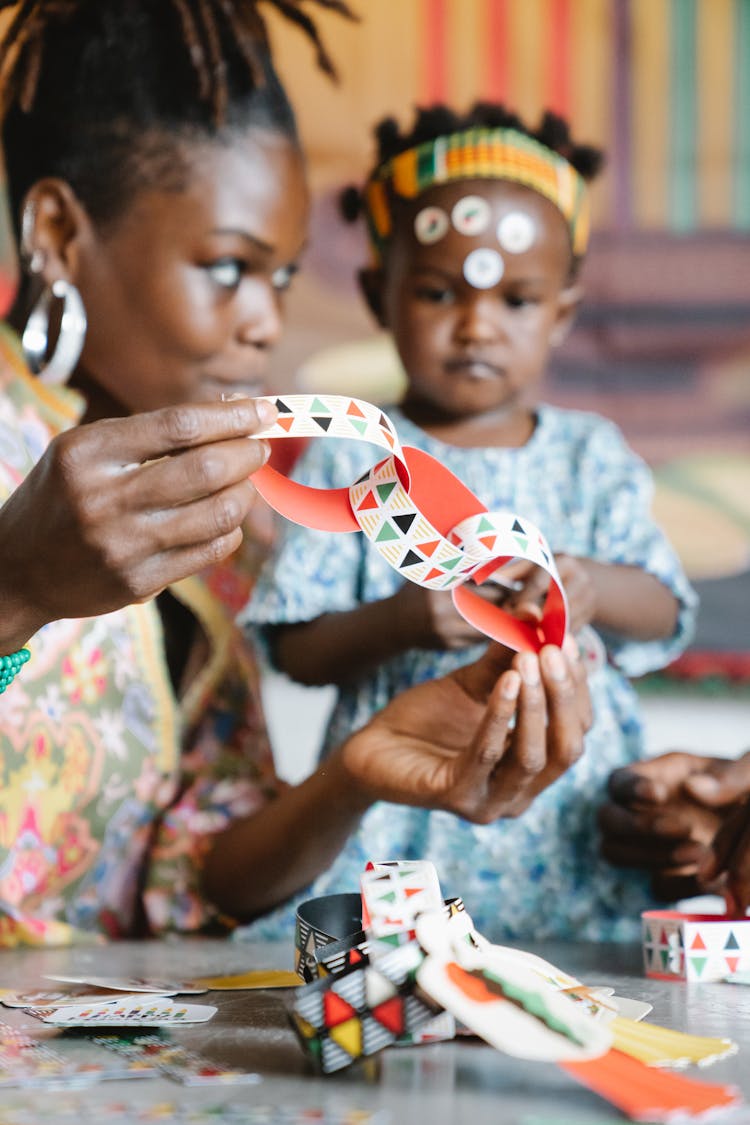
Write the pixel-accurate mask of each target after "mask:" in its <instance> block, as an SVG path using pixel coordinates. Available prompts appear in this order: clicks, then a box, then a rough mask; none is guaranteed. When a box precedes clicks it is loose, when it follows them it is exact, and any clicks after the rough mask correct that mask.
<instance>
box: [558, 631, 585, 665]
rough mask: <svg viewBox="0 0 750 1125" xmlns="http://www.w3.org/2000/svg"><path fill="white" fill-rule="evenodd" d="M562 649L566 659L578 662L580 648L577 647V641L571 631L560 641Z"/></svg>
mask: <svg viewBox="0 0 750 1125" xmlns="http://www.w3.org/2000/svg"><path fill="white" fill-rule="evenodd" d="M562 650H563V652H564V653H565V655H566V656H567V658H568V660H574V661H576V662H578V661H579V660H580V659H581V650H580V648H579V647H578V641H577V640H576V639H575V637H574V636H573V634H572V633H567V634H566V636H565V640H564V641H563V643H562Z"/></svg>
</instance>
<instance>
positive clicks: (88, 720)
mask: <svg viewBox="0 0 750 1125" xmlns="http://www.w3.org/2000/svg"><path fill="white" fill-rule="evenodd" d="M82 406H83V403H82V401H81V400H80V398H79V396H78V395H77V394H75V393H74V392H73V391H71V390H68V389H65V388H54V389H52V388H49V387H44V386H42V385H41V384H40V383H39V382H38V380H36V379H34V378H33V377H32V376H30V375H29V374H28V373H27V372H26V370H25V368H24V365H23V361H22V359H21V356H20V352H19V350H18V345H17V341H16V339H15V337H13V336H12V334H11V333H10V332H9V331H8V330H7V329H2V328H0V502H2V500H3V499H4V498H5V497H7V496H8V495H9V494H10V493H11V492H12V491H13V489H14V488H16V486H17V485H18V484H19V483H20V482H21V481H22V480H23V479H24V477H25V476H26V475H27V473H28V472H29V471H30V469H31V468H32V466H33V465H34V463H35V462H36V461H37V460H38V459H39V457H40V456H41V454H42V453H43V451H44V449H45V448H46V446H47V445H48V443H49V442H50V440H51V439H52V437H53V436H54V435H55V434H56V433H58V432H60V431H61V430H63V429H65V428H67V427H70V426H73V425H75V424H76V421H77V419H78V417H79V416H80V412H81V410H82ZM233 564H234V565H232V566H227V565H226V564H223V565H222V566H220V567H216V568H214V569H212V570H211V571H209V572H206V573H204V574H202V575H201V576H200V577H195V578H190V579H186V580H185V581H183V582H179V583H177V584H176V585H175V586H174V587H172V588H171V593H172V594H173V595H174V596H175V597H176V598H177V599H179V600H180V601H181V602H182V603H183V604H184V605H186V606H187V607H189V609H190V610H191V611H192V613H193V614H194V615H195V617H196V618H197V620H198V621H199V622H200V624H201V626H202V628H203V631H204V633H205V636H206V638H207V642H208V644H207V657H206V661H205V664H204V665H203V666H202V667H201V669H200V670H199V672H198V674H197V675H196V676H195V678H194V679H193V681H192V682H191V683H190V685H189V687H188V689H187V692H186V694H185V696H184V697H183V698H182V699H181V700H179V701H178V699H177V698H176V697H175V693H174V691H173V689H172V685H171V680H170V676H169V671H168V668H167V663H166V659H165V651H164V634H163V629H162V622H161V618H160V615H159V612H158V610H157V607H156V604H155V603H154V602H150V603H148V604H145V605H134V606H130V607H128V608H126V609H123V610H120V611H118V612H116V613H110V614H107V615H105V616H102V617H99V618H90V619H86V620H80V621H74V620H66V621H57V622H54V623H52V624H50V625H46V626H45V627H44V628H43V629H41V630H40V631H39V633H37V635H36V636H35V637H33V638H32V640H31V641H30V643H29V646H28V647H29V648H30V649H31V660H30V661H29V662H28V663H27V664H26V665H25V667H24V668H23V672H22V674H20V675H19V676H18V677H17V678H16V679H15V680H14V682H13V684H12V685H11V686H10V687H9V688H8V690H7V691H6V692H5V693H4V694H3V695H0V947H2V946H10V945H16V944H22V943H34V944H47V943H51V944H52V943H53V944H59V943H67V942H71V941H76V940H91V939H92V937H96V936H99V937H101V936H102V935H107V936H110V937H125V936H137V935H140V934H147V933H159V932H162V931H165V930H170V929H173V930H180V931H198V930H202V929H207V928H209V927H210V928H215V927H217V926H219V927H221V926H223V925H225V924H228V922H229V920H227V919H222V918H219V917H218V916H217V913H216V911H215V909H214V908H213V907H212V906H211V904H210V903H209V902H207V901H206V900H205V899H204V898H203V897H202V895H201V891H200V871H201V858H202V856H203V855H204V854H205V851H206V847H207V844H208V842H209V841H210V838H211V835H212V834H213V833H215V832H217V831H219V830H221V829H222V828H223V827H225V826H226V825H227V823H228V822H229V821H230V820H232V819H233V818H236V817H240V816H245V815H247V814H249V813H252V812H253V810H255V809H256V808H258V807H259V806H260V805H262V804H263V803H264V802H265V801H266V800H267V799H268V798H269V797H270V796H271V795H273V793H274V792H275V791H276V790H277V788H278V785H279V783H278V782H277V779H276V776H275V773H274V768H273V761H272V756H271V752H270V748H269V744H268V738H267V735H266V730H265V725H264V722H263V717H262V712H261V707H260V702H259V701H260V695H259V684H258V677H257V672H256V667H255V663H254V659H253V655H252V650H251V648H250V647H249V645H248V643H247V642H246V641H245V640H244V638H243V637H242V635H241V633H240V632H239V630H238V629H237V628H236V627H235V625H234V614H235V612H236V611H237V609H238V608H239V607H240V606H241V605H242V604H243V603H244V601H245V600H246V599H247V596H248V595H249V592H250V589H251V587H252V580H253V575H252V574H250V573H249V572H248V573H243V571H242V569H241V567H240V566H239V565H238V560H236V559H235V560H233Z"/></svg>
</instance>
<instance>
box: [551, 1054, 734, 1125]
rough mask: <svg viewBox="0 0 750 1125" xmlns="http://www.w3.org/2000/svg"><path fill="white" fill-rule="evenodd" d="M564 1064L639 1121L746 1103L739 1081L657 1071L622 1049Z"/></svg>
mask: <svg viewBox="0 0 750 1125" xmlns="http://www.w3.org/2000/svg"><path fill="white" fill-rule="evenodd" d="M560 1066H561V1068H562V1069H563V1070H564V1071H566V1072H567V1073H568V1074H570V1076H571V1077H572V1078H575V1079H576V1081H577V1082H580V1083H581V1085H582V1086H586V1087H587V1088H588V1089H589V1090H592V1091H593V1092H594V1093H595V1094H599V1096H600V1097H602V1098H606V1100H607V1101H608V1102H610V1103H611V1104H612V1105H614V1106H617V1108H618V1109H620V1110H622V1112H623V1113H625V1114H627V1116H628V1117H630V1118H632V1120H634V1121H648V1122H655V1121H656V1122H672V1121H674V1122H678V1121H679V1122H685V1121H691V1120H701V1121H705V1120H706V1118H707V1117H708V1116H710V1115H712V1114H714V1113H715V1112H717V1111H718V1110H723V1109H728V1108H730V1107H734V1106H737V1105H740V1104H741V1102H742V1095H741V1094H740V1092H739V1090H737V1089H735V1087H733V1086H724V1085H721V1084H717V1083H709V1082H698V1081H696V1080H695V1079H693V1078H686V1077H685V1075H683V1074H671V1073H669V1072H666V1073H665V1072H664V1071H663V1070H655V1069H652V1068H650V1067H647V1066H644V1065H643V1063H641V1062H639V1061H638V1060H637V1059H634V1058H631V1057H630V1056H629V1055H625V1054H623V1053H622V1052H621V1051H609V1052H608V1053H607V1054H606V1055H604V1056H603V1057H602V1058H600V1059H593V1060H592V1061H591V1062H565V1063H561V1064H560Z"/></svg>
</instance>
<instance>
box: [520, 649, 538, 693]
mask: <svg viewBox="0 0 750 1125" xmlns="http://www.w3.org/2000/svg"><path fill="white" fill-rule="evenodd" d="M518 671H519V672H520V673H521V679H522V680H523V682H524V683H525V684H528V686H529V687H536V686H537V684H538V683H539V661H538V660H537V658H536V656H535V655H534V653H533V652H522V653H521V655H520V656H519V658H518Z"/></svg>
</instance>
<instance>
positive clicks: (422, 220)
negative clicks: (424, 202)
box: [414, 207, 450, 246]
mask: <svg viewBox="0 0 750 1125" xmlns="http://www.w3.org/2000/svg"><path fill="white" fill-rule="evenodd" d="M449 226H450V220H449V218H448V216H447V215H446V213H445V211H443V209H442V207H423V208H422V210H421V211H420V212H419V213H418V215H417V217H416V218H415V220H414V234H415V235H416V237H417V241H418V242H422V243H423V244H424V245H426V246H429V245H430V243H432V242H439V241H440V239H441V238H443V236H444V235H445V232H446V231H447V230H448V227H449Z"/></svg>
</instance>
